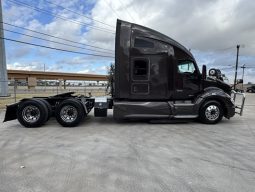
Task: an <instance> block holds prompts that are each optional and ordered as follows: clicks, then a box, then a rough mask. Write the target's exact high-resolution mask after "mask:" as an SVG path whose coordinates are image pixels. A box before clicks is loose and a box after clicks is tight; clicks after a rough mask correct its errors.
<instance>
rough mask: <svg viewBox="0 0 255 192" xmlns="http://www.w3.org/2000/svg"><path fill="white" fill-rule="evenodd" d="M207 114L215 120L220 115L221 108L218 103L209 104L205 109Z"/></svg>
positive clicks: (211, 119) (207, 116)
mask: <svg viewBox="0 0 255 192" xmlns="http://www.w3.org/2000/svg"><path fill="white" fill-rule="evenodd" d="M205 116H206V118H207V119H208V120H210V121H215V120H217V119H218V118H219V116H220V109H219V107H218V106H216V105H209V106H208V107H207V108H206V110H205Z"/></svg>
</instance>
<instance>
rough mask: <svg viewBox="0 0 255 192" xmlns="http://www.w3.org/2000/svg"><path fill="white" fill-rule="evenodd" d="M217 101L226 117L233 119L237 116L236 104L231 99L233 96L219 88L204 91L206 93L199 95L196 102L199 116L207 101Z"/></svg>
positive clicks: (209, 88)
mask: <svg viewBox="0 0 255 192" xmlns="http://www.w3.org/2000/svg"><path fill="white" fill-rule="evenodd" d="M209 100H216V101H218V102H220V103H221V104H222V106H223V110H224V117H226V118H228V119H229V118H231V117H233V116H234V115H235V104H234V102H233V101H232V99H231V96H230V95H228V94H227V93H226V92H224V91H223V90H222V89H220V88H218V87H208V88H205V89H204V92H203V93H202V94H201V95H199V96H198V97H197V98H196V100H195V101H194V104H195V107H194V109H195V110H196V112H197V114H199V110H200V108H201V106H202V105H203V103H204V102H205V101H209Z"/></svg>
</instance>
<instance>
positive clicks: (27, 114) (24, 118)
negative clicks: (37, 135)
mask: <svg viewBox="0 0 255 192" xmlns="http://www.w3.org/2000/svg"><path fill="white" fill-rule="evenodd" d="M48 115H49V114H48V109H47V107H46V105H45V104H44V103H43V102H42V101H40V100H36V99H29V100H26V101H23V102H21V103H20V104H19V106H18V110H17V119H18V121H19V122H20V124H21V125H23V126H24V127H40V126H42V125H43V124H44V123H45V122H46V121H47V118H48Z"/></svg>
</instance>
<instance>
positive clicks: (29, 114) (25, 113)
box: [22, 105, 41, 123]
mask: <svg viewBox="0 0 255 192" xmlns="http://www.w3.org/2000/svg"><path fill="white" fill-rule="evenodd" d="M40 115H41V113H40V110H39V108H38V107H36V106H34V105H29V106H26V107H25V108H24V109H23V110H22V118H23V119H24V121H26V122H28V123H35V122H36V121H37V120H38V119H39V118H40Z"/></svg>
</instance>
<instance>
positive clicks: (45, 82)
mask: <svg viewBox="0 0 255 192" xmlns="http://www.w3.org/2000/svg"><path fill="white" fill-rule="evenodd" d="M43 71H44V73H45V63H44V64H43ZM46 84H47V81H46V79H45V80H44V92H45V91H46Z"/></svg>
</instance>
